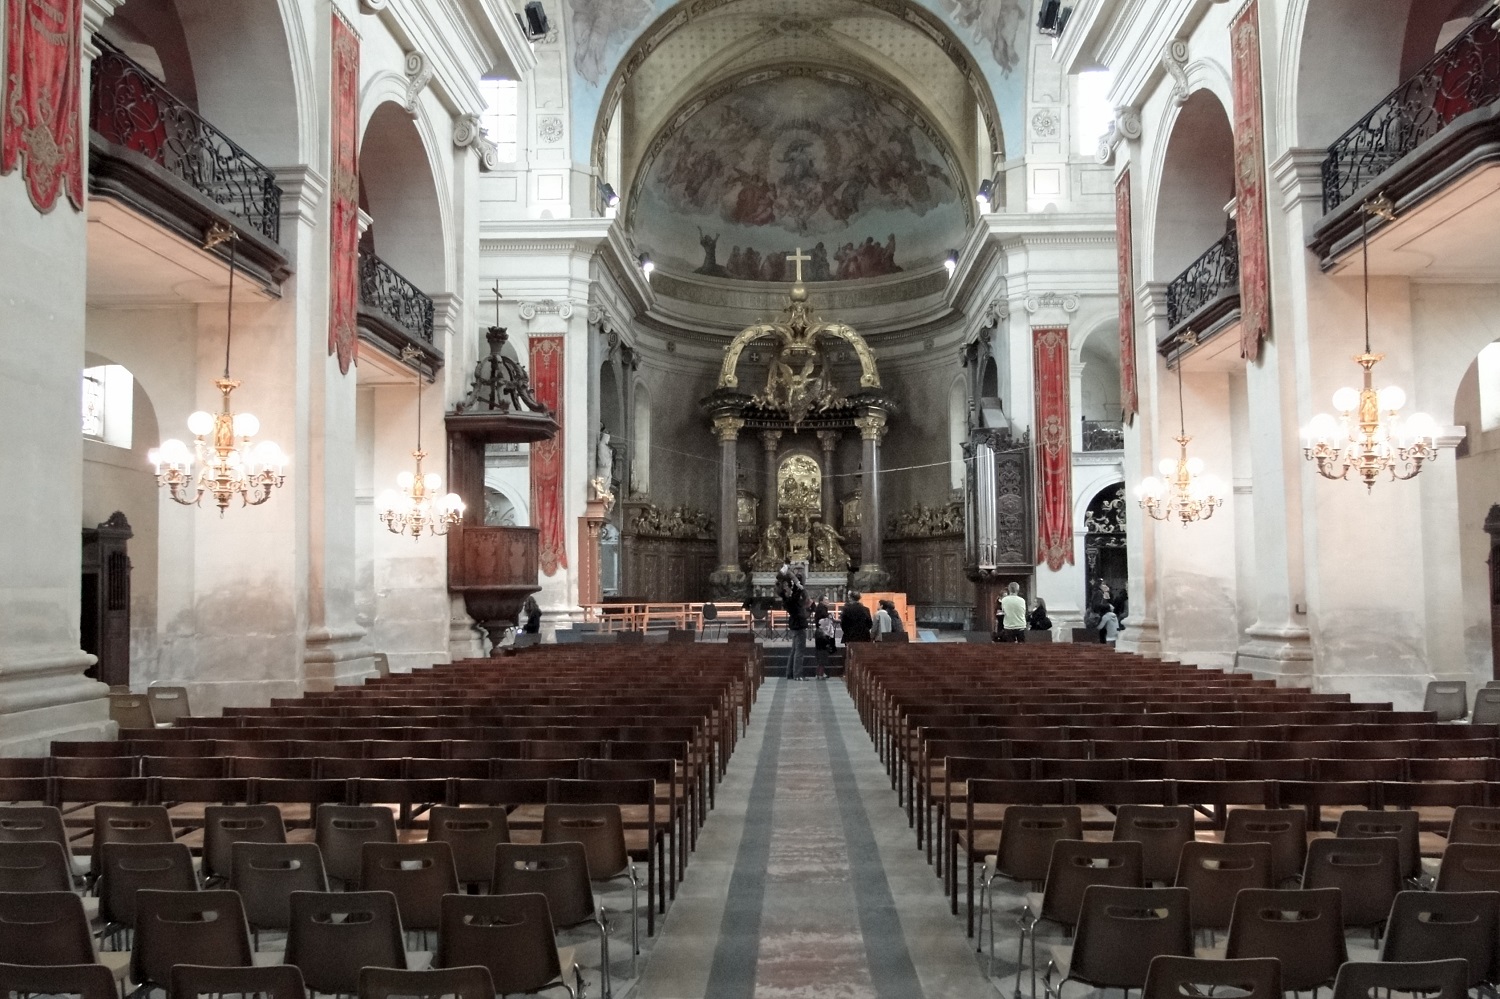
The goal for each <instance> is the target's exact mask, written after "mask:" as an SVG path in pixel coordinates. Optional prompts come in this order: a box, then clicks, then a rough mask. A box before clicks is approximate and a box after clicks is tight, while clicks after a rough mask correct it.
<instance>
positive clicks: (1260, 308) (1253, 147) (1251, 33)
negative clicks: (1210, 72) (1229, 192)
mask: <svg viewBox="0 0 1500 999" xmlns="http://www.w3.org/2000/svg"><path fill="white" fill-rule="evenodd" d="M1229 40H1230V47H1231V50H1232V52H1231V57H1232V58H1233V60H1234V73H1233V75H1234V192H1235V205H1236V207H1235V224H1236V228H1237V229H1238V231H1239V242H1240V356H1241V357H1243V358H1245V359H1247V360H1252V361H1253V360H1255V359H1256V358H1257V357H1259V356H1260V345H1261V341H1263V340H1265V338H1266V337H1268V336H1270V335H1271V255H1270V249H1269V235H1268V233H1267V222H1266V165H1265V140H1264V137H1263V136H1264V133H1263V132H1262V111H1261V105H1260V98H1261V80H1260V4H1259V2H1258V0H1250V2H1249V3H1248V4H1246V5H1245V9H1244V10H1242V11H1240V13H1239V15H1238V16H1236V17H1235V19H1234V23H1233V24H1232V25H1231V26H1230V29H1229Z"/></svg>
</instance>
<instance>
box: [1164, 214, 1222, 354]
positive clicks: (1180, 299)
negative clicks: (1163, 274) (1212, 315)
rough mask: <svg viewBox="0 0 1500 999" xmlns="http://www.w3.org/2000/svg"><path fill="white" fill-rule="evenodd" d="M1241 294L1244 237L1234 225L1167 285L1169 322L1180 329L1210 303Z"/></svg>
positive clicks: (1174, 330) (1173, 330) (1174, 331)
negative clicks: (1242, 238)
mask: <svg viewBox="0 0 1500 999" xmlns="http://www.w3.org/2000/svg"><path fill="white" fill-rule="evenodd" d="M1239 294H1240V240H1239V236H1238V235H1237V234H1236V233H1235V231H1234V230H1233V229H1231V230H1229V231H1228V232H1227V233H1225V234H1224V236H1223V238H1222V239H1220V240H1219V241H1218V242H1217V243H1215V244H1214V245H1213V246H1210V247H1209V248H1208V250H1207V251H1206V252H1205V253H1204V254H1203V256H1201V257H1199V258H1198V259H1197V260H1194V261H1193V262H1192V263H1191V264H1189V265H1188V268H1187V270H1185V271H1183V272H1182V273H1181V274H1179V275H1177V277H1176V278H1174V279H1173V281H1172V283H1171V284H1169V285H1167V326H1168V327H1170V328H1171V330H1172V332H1173V333H1176V332H1177V331H1178V329H1179V328H1180V327H1182V326H1184V325H1186V324H1187V322H1188V321H1189V320H1190V319H1194V318H1198V317H1200V314H1202V313H1204V312H1205V310H1207V309H1208V307H1209V306H1211V305H1213V304H1215V303H1217V302H1227V301H1228V300H1229V299H1230V298H1234V299H1238V298H1239ZM1203 325H1207V323H1205V324H1203Z"/></svg>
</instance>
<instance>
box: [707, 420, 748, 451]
mask: <svg viewBox="0 0 1500 999" xmlns="http://www.w3.org/2000/svg"><path fill="white" fill-rule="evenodd" d="M743 429H745V421H744V420H742V419H740V418H739V417H738V416H716V417H714V436H715V437H717V438H718V439H719V443H720V444H731V443H733V442H734V441H737V440H739V438H740V431H741V430H743Z"/></svg>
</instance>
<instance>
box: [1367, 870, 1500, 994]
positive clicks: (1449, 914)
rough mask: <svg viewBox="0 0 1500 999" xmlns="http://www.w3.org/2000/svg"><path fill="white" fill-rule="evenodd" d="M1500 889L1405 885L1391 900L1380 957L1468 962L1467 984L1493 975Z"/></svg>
mask: <svg viewBox="0 0 1500 999" xmlns="http://www.w3.org/2000/svg"><path fill="white" fill-rule="evenodd" d="M1497 926H1500V892H1493V891H1473V892H1437V891H1403V892H1401V893H1399V894H1398V895H1397V896H1396V901H1395V902H1394V903H1393V904H1392V905H1391V915H1390V919H1389V920H1388V921H1387V923H1386V929H1385V940H1384V942H1383V943H1382V945H1381V950H1380V959H1381V960H1382V961H1439V960H1443V959H1444V958H1450V957H1462V958H1463V959H1465V960H1466V961H1468V962H1469V978H1468V983H1467V985H1468V987H1469V988H1473V987H1474V986H1476V985H1478V984H1479V983H1480V982H1484V981H1494V971H1495V953H1496V939H1495V936H1496V929H1497Z"/></svg>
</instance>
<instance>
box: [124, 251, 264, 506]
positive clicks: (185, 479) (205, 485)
mask: <svg viewBox="0 0 1500 999" xmlns="http://www.w3.org/2000/svg"><path fill="white" fill-rule="evenodd" d="M237 238H238V237H237V236H236V235H235V234H234V231H233V230H232V229H229V228H228V227H226V226H223V225H218V224H215V225H214V226H213V227H212V228H211V229H209V231H208V237H207V239H206V240H205V242H204V248H205V249H209V250H211V249H213V248H214V247H216V246H218V245H219V244H220V243H225V242H227V243H228V244H229V306H228V318H227V322H226V326H225V332H224V377H222V378H216V379H214V385H215V386H216V387H217V388H218V390H219V392H220V394H221V395H222V396H223V401H222V404H221V406H220V409H219V412H217V413H208V412H204V411H203V410H199V411H198V412H196V413H193V414H192V415H191V416H189V417H188V419H187V425H188V430H190V431H191V432H192V433H193V446H192V448H191V449H189V447H188V445H186V444H184V443H183V442H182V441H180V440H177V439H176V438H172V439H169V440H165V441H162V443H161V447H156V448H152V449H151V451H150V452H149V453H148V454H147V455H146V460H148V461H150V462H151V464H153V465H155V466H156V482H157V485H160V486H164V487H166V489H167V493H168V495H170V496H171V497H172V499H174V500H176V501H177V502H178V503H181V504H183V505H185V506H197V505H199V504H200V501H201V500H202V499H203V497H204V496H205V495H210V496H212V497H213V499H214V503H215V504H217V506H218V507H219V516H221V517H222V516H223V515H224V511H225V510H227V509H229V504H230V502H231V501H232V500H233V499H234V498H235V497H236V496H238V497H239V499H240V505H241V506H259V505H260V504H262V503H264V502H265V501H266V500H268V499H270V498H271V491H272V490H273V489H275V488H277V487H278V486H280V485H281V484H282V483H284V482H285V481H286V474H285V472H284V471H283V469H284V468H285V467H286V455H285V454H284V453H283V452H282V450H281V448H279V447H277V446H276V445H275V444H273V443H272V442H270V441H261V442H260V443H258V444H255V443H252V442H251V438H253V437H254V436H255V435H256V434H257V433H259V432H260V421H259V420H258V419H256V418H255V415H254V414H252V413H236V412H234V410H233V408H232V407H231V406H230V402H229V396H230V393H232V392H233V391H234V390H235V389H237V388H239V387H240V383H239V382H238V381H236V380H235V379H233V378H230V377H229V347H230V344H231V342H232V341H233V338H234V271H235V240H236V239H237ZM195 460H196V462H197V463H198V465H199V466H200V467H199V469H198V472H197V474H196V475H195V474H194V473H193V463H194V461H195Z"/></svg>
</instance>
